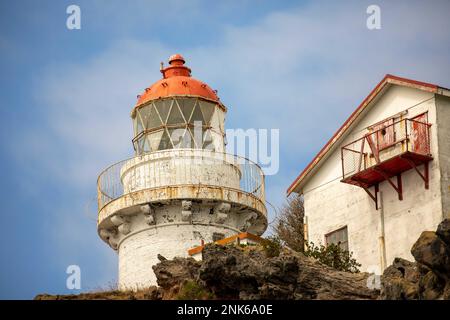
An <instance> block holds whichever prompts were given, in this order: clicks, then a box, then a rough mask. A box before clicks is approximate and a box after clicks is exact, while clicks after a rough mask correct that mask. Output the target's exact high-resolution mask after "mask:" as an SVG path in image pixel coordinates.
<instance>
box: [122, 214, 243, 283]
mask: <svg viewBox="0 0 450 320" xmlns="http://www.w3.org/2000/svg"><path fill="white" fill-rule="evenodd" d="M239 232H240V231H239V230H237V229H233V228H230V227H227V226H220V225H211V224H204V225H202V224H180V223H176V224H166V225H158V226H154V227H150V228H146V229H144V230H140V231H139V232H136V233H134V234H130V235H129V236H128V237H126V238H124V239H123V240H122V241H121V243H120V245H119V248H118V254H119V290H122V291H125V290H133V291H136V290H139V289H143V288H148V287H150V286H153V285H157V283H156V276H155V274H154V272H153V269H152V266H154V265H156V264H157V263H158V262H159V260H158V258H157V255H158V254H160V255H162V256H164V257H165V258H167V259H173V258H174V257H187V256H188V250H189V249H191V248H193V247H196V246H199V245H200V244H202V240H203V242H205V243H208V242H212V241H215V240H217V239H216V237H217V236H223V237H230V236H232V235H235V234H238V233H239Z"/></svg>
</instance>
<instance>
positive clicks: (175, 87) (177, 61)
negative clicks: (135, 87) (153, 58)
mask: <svg viewBox="0 0 450 320" xmlns="http://www.w3.org/2000/svg"><path fill="white" fill-rule="evenodd" d="M184 64H185V60H184V58H183V57H182V56H181V55H180V54H174V55H172V56H170V58H169V66H168V67H166V68H161V73H162V74H163V78H162V79H161V80H159V81H157V82H155V83H154V84H153V85H151V86H150V87H148V88H146V89H145V91H144V92H143V93H142V94H141V95H140V96H138V101H137V103H136V107H138V106H140V105H142V104H145V103H146V102H148V101H150V100H155V99H160V98H165V97H170V96H194V97H202V98H205V99H208V100H212V101H216V102H219V97H218V96H217V93H216V91H215V90H213V89H211V88H210V87H209V86H208V85H207V84H206V83H203V82H201V81H199V80H197V79H194V78H192V77H191V69H190V68H188V67H186V66H185V65H184Z"/></svg>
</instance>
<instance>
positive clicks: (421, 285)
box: [380, 219, 450, 300]
mask: <svg viewBox="0 0 450 320" xmlns="http://www.w3.org/2000/svg"><path fill="white" fill-rule="evenodd" d="M411 254H412V255H413V257H414V259H415V260H416V262H409V261H406V260H404V259H399V258H396V259H395V260H394V263H393V264H392V265H391V266H390V267H388V268H387V269H386V270H385V271H384V273H383V276H382V288H381V296H380V298H381V299H402V300H413V299H426V300H434V299H450V219H446V220H444V221H442V222H441V223H440V224H439V226H438V228H437V230H436V232H433V231H424V232H422V234H421V235H420V237H419V239H418V240H417V241H416V243H415V244H414V245H413V247H412V248H411Z"/></svg>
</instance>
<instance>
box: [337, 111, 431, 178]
mask: <svg viewBox="0 0 450 320" xmlns="http://www.w3.org/2000/svg"><path fill="white" fill-rule="evenodd" d="M430 126H431V124H429V123H425V122H420V121H416V120H413V119H403V120H399V121H397V122H394V123H392V124H390V125H386V126H382V127H381V128H379V129H377V130H374V131H373V132H370V133H368V134H366V135H365V136H364V137H361V138H359V139H357V140H355V141H353V142H351V143H349V144H347V145H345V146H343V147H342V148H341V160H342V177H343V179H345V178H347V177H348V176H351V175H354V174H357V173H358V172H360V171H363V170H366V169H368V168H370V167H372V166H375V165H377V164H378V163H380V162H382V161H385V160H388V159H390V158H393V157H395V156H397V155H399V154H401V153H404V152H412V153H416V154H420V155H426V156H429V155H431V151H430Z"/></svg>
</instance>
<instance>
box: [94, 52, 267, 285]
mask: <svg viewBox="0 0 450 320" xmlns="http://www.w3.org/2000/svg"><path fill="white" fill-rule="evenodd" d="M185 63H186V62H185V59H184V58H183V57H182V56H181V55H179V54H175V55H172V56H171V57H170V58H169V65H168V66H167V67H164V66H163V64H161V70H160V71H161V73H162V78H161V79H160V80H158V81H157V82H155V83H154V84H153V85H151V86H149V87H148V88H146V89H145V90H144V92H142V94H140V95H138V99H137V103H136V105H135V106H134V107H133V108H132V110H131V119H132V123H133V130H134V135H133V136H134V138H133V139H132V144H133V148H134V152H135V154H134V156H133V157H131V158H129V159H126V160H123V161H120V162H118V163H116V164H114V165H111V166H109V167H108V168H106V169H105V170H104V171H103V172H101V173H100V175H99V177H98V180H97V191H98V221H97V230H98V234H99V236H100V238H101V239H102V240H103V241H104V242H106V243H107V244H108V245H109V246H110V247H111V248H112V249H113V250H115V251H116V252H117V254H118V260H119V268H118V270H119V276H118V284H119V289H120V290H138V289H142V288H145V287H149V286H151V285H156V277H155V275H154V273H153V269H152V266H154V265H155V264H157V263H158V262H159V260H158V258H157V256H158V254H160V255H162V256H164V257H166V258H168V259H172V258H174V257H187V256H188V251H189V250H190V249H192V248H194V247H198V246H201V245H203V244H205V243H209V242H215V241H219V240H221V239H226V238H230V237H236V236H237V235H239V234H242V233H243V232H245V233H248V234H253V235H257V236H258V235H261V234H262V233H263V232H264V231H265V230H266V228H267V210H266V207H265V193H264V174H263V171H262V170H261V168H260V167H259V166H258V165H257V164H256V163H254V162H252V161H250V160H248V159H246V158H244V157H240V156H237V155H233V154H228V153H226V152H225V141H226V139H225V126H224V124H225V115H226V113H227V107H226V106H225V105H224V104H223V103H222V102H221V100H220V99H219V97H218V95H217V91H215V90H212V89H211V88H210V87H209V86H208V85H207V84H206V83H204V82H202V81H199V80H197V79H195V78H193V77H192V76H191V69H190V68H188V67H187V66H186V65H185ZM237 112H238V111H237Z"/></svg>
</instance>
